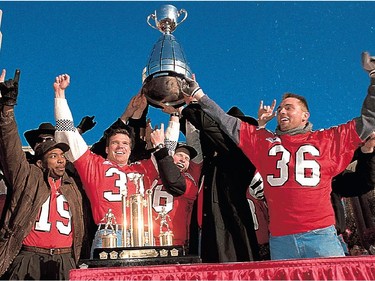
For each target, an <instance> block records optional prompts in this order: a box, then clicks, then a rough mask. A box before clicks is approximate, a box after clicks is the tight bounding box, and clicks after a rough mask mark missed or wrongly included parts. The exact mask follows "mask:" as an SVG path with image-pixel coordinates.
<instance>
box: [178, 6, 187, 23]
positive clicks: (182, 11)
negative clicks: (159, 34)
mask: <svg viewBox="0 0 375 281" xmlns="http://www.w3.org/2000/svg"><path fill="white" fill-rule="evenodd" d="M181 14H185V16H184V18H183V19H182V20H181V21H180V22H179V23H176V27H177V26H179V25H180V24H181V23H183V22H184V21H185V20H186V18H187V16H188V13H187V11H186V10H185V9H181V10H179V11H178V16H181Z"/></svg>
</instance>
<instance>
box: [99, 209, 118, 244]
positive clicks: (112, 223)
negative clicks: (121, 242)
mask: <svg viewBox="0 0 375 281" xmlns="http://www.w3.org/2000/svg"><path fill="white" fill-rule="evenodd" d="M102 221H103V222H104V223H100V224H99V227H98V229H99V230H100V229H102V227H104V232H103V234H102V235H101V239H102V244H103V247H104V248H115V247H117V233H116V232H117V231H118V225H117V222H116V218H115V215H114V214H113V213H112V209H108V212H107V213H106V214H105V217H104V218H103V219H102Z"/></svg>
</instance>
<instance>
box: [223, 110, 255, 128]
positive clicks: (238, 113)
mask: <svg viewBox="0 0 375 281" xmlns="http://www.w3.org/2000/svg"><path fill="white" fill-rule="evenodd" d="M227 114H229V115H231V116H233V117H237V118H239V119H240V120H241V121H244V122H246V123H249V124H251V125H254V126H258V121H257V120H255V119H254V118H253V117H250V116H246V115H245V114H243V112H242V111H241V109H239V108H238V107H237V106H233V107H232V108H231V109H229V111H228V112H227Z"/></svg>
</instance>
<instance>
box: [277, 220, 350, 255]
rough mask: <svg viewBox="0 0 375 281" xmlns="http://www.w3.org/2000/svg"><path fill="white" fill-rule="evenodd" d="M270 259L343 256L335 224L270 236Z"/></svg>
mask: <svg viewBox="0 0 375 281" xmlns="http://www.w3.org/2000/svg"><path fill="white" fill-rule="evenodd" d="M270 252H271V259H272V260H282V259H302V258H319V257H343V256H345V254H344V251H343V248H342V246H341V243H340V241H339V239H338V237H337V232H336V228H335V226H333V225H331V226H328V227H325V228H319V229H315V230H311V231H308V232H303V233H297V234H291V235H285V236H272V235H271V236H270Z"/></svg>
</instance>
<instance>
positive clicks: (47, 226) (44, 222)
mask: <svg viewBox="0 0 375 281" xmlns="http://www.w3.org/2000/svg"><path fill="white" fill-rule="evenodd" d="M50 201H51V197H50V196H48V199H47V200H46V202H44V204H43V205H42V208H41V211H40V217H39V221H37V222H36V223H35V230H38V231H44V232H49V231H51V225H52V224H51V223H50V222H48V218H49V213H50ZM65 202H67V201H66V199H65V196H64V195H61V194H60V195H58V196H57V198H56V208H57V213H58V214H59V215H60V216H61V217H62V218H66V219H68V220H69V222H68V224H67V225H64V223H63V222H62V221H58V220H57V221H56V228H57V229H58V231H59V232H60V233H61V234H65V235H68V234H69V233H70V232H71V231H72V220H71V218H72V216H71V212H70V210H65V209H64V205H66V204H64V203H65Z"/></svg>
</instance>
